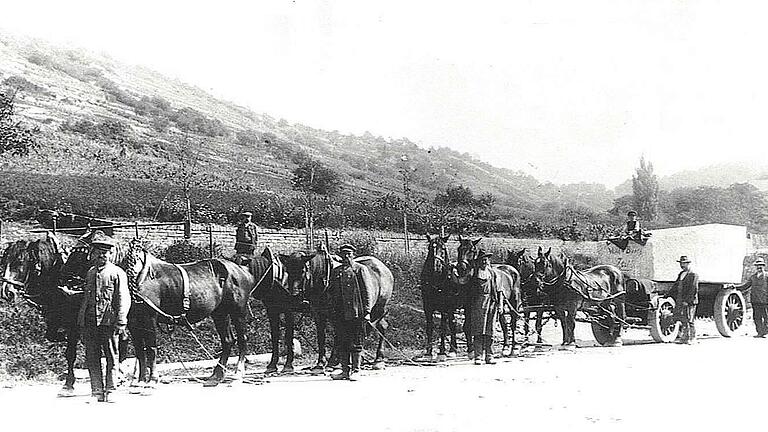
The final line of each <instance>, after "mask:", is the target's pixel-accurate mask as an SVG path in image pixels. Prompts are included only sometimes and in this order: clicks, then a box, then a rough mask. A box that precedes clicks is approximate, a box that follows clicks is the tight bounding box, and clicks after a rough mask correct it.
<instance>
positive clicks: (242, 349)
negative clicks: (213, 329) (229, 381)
mask: <svg viewBox="0 0 768 432" xmlns="http://www.w3.org/2000/svg"><path fill="white" fill-rule="evenodd" d="M232 321H233V324H234V326H235V333H236V334H237V351H238V352H239V353H240V356H239V357H238V358H237V369H235V370H236V372H235V379H236V380H242V379H243V378H244V377H245V355H246V354H247V349H248V345H247V342H248V341H247V339H246V334H245V309H243V310H238V311H237V312H236V313H234V314H232Z"/></svg>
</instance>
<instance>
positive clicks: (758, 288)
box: [729, 258, 768, 338]
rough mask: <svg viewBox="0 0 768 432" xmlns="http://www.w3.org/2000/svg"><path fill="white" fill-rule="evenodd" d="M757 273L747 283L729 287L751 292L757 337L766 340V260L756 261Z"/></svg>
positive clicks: (767, 294)
mask: <svg viewBox="0 0 768 432" xmlns="http://www.w3.org/2000/svg"><path fill="white" fill-rule="evenodd" d="M754 265H755V272H754V273H753V274H752V275H751V276H750V277H749V279H747V281H746V282H744V283H743V284H739V285H729V286H730V287H731V288H736V289H737V290H739V291H749V294H750V299H751V301H752V316H753V319H754V320H755V330H757V335H756V336H755V337H758V338H764V337H765V336H766V335H768V275H766V273H765V260H763V259H762V258H758V259H757V260H756V261H755V264H754Z"/></svg>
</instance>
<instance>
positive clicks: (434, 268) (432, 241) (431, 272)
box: [422, 234, 450, 278]
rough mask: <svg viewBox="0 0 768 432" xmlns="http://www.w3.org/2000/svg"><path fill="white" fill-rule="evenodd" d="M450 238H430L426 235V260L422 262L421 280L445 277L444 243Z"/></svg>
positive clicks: (446, 261) (446, 254)
mask: <svg viewBox="0 0 768 432" xmlns="http://www.w3.org/2000/svg"><path fill="white" fill-rule="evenodd" d="M449 237H450V236H445V237H440V236H434V237H431V236H430V235H429V234H427V259H426V260H425V261H424V267H423V269H422V278H425V277H429V278H431V277H434V276H435V275H445V274H446V273H447V272H448V264H449V262H448V249H447V248H446V243H447V242H448V238H449Z"/></svg>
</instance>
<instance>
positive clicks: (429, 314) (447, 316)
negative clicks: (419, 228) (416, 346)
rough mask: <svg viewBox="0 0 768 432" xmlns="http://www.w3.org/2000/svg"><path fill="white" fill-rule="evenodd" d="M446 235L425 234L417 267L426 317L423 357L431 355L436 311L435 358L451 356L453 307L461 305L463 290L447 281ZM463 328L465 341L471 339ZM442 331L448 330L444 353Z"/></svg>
mask: <svg viewBox="0 0 768 432" xmlns="http://www.w3.org/2000/svg"><path fill="white" fill-rule="evenodd" d="M448 237H449V236H445V237H440V236H437V235H436V236H434V237H431V236H430V235H429V234H427V258H426V260H425V261H424V266H423V267H422V269H421V301H422V304H423V305H424V317H425V318H426V333H427V340H426V356H427V357H428V358H430V359H431V358H432V329H433V327H434V314H435V311H438V312H440V345H439V351H438V357H437V358H438V360H445V359H446V358H455V357H456V351H457V343H456V320H455V313H456V310H457V309H460V308H462V307H464V300H465V298H464V297H465V295H464V294H465V290H464V289H462V288H463V287H462V286H461V285H459V284H457V283H454V282H453V281H452V280H451V277H450V273H451V271H452V269H451V263H450V262H449V261H448V250H447V249H446V247H445V244H446V242H447V241H448ZM464 327H465V333H466V337H467V340H470V339H471V338H472V336H471V332H470V329H469V326H466V325H465V326H464ZM446 331H450V342H449V343H450V347H449V350H448V355H447V356H446V353H445V338H446Z"/></svg>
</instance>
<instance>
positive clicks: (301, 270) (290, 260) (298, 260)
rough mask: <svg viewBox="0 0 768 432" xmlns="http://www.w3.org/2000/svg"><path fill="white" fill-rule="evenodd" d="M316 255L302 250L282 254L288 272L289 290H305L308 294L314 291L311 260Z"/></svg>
mask: <svg viewBox="0 0 768 432" xmlns="http://www.w3.org/2000/svg"><path fill="white" fill-rule="evenodd" d="M318 253H320V252H318ZM314 257H315V256H314V255H312V254H308V253H306V252H301V251H299V252H293V253H291V254H288V255H285V254H280V262H282V263H283V267H284V268H285V271H286V273H287V274H288V284H287V285H288V290H289V292H301V291H304V292H305V293H308V294H310V293H313V291H314V290H312V288H313V286H312V273H311V265H310V261H311V260H312V259H314Z"/></svg>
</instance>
